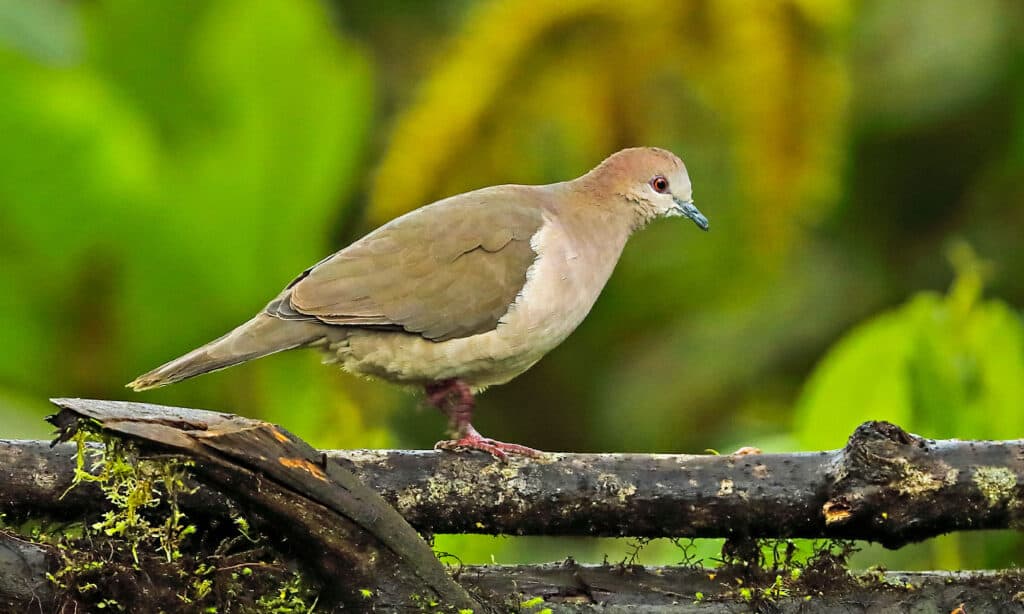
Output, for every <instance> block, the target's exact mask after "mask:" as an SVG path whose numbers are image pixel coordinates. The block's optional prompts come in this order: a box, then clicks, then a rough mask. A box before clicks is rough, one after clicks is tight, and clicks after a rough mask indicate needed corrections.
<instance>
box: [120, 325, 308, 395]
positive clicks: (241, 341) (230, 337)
mask: <svg viewBox="0 0 1024 614" xmlns="http://www.w3.org/2000/svg"><path fill="white" fill-rule="evenodd" d="M323 336H324V333H323V325H322V324H320V323H318V322H308V321H298V320H282V319H279V318H275V317H272V316H269V315H267V314H265V313H261V314H259V315H257V316H256V317H255V318H253V319H251V320H249V321H248V322H246V323H245V324H242V325H241V326H239V327H238V328H236V329H235V330H233V331H231V332H230V333H228V334H226V335H224V336H223V337H221V338H220V339H217V340H215V341H211V342H209V343H207V344H206V345H204V346H202V347H200V348H197V349H195V350H192V351H191V352H189V353H188V354H185V355H184V356H182V357H181V358H176V359H174V360H172V361H171V362H169V363H167V364H165V365H163V366H160V367H157V368H156V369H153V370H152V371H150V372H149V373H146V374H144V375H140V376H139V377H137V378H135V381H133V382H132V383H130V384H128V388H131V389H133V390H136V391H139V390H149V389H150V388H159V387H160V386H166V385H167V384H173V383H174V382H180V381H181V380H183V379H188V378H190V377H195V376H196V375H202V374H203V373H209V372H210V371H217V370H219V369H226V368H228V367H230V366H232V365H237V364H238V363H240V362H245V361H246V360H252V359H254V358H259V357H261V356H266V355H268V354H273V353H274V352H280V351H282V350H290V349H292V348H297V347H299V346H303V345H307V344H309V343H312V342H314V341H317V340H318V339H320V338H321V337H323Z"/></svg>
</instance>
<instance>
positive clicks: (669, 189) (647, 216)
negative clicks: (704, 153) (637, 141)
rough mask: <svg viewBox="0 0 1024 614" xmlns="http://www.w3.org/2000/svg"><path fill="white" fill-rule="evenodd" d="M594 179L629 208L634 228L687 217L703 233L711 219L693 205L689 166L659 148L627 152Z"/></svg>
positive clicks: (595, 172)
mask: <svg viewBox="0 0 1024 614" xmlns="http://www.w3.org/2000/svg"><path fill="white" fill-rule="evenodd" d="M591 174H592V175H594V177H593V179H595V180H596V181H598V182H599V183H600V184H601V185H602V186H603V188H604V189H605V190H608V191H610V192H611V193H612V194H614V196H615V198H616V199H617V200H619V201H621V204H624V205H625V206H626V207H628V210H627V214H628V215H630V216H632V217H633V220H632V222H633V226H634V228H639V227H642V226H645V225H647V224H648V223H649V222H650V221H652V220H654V219H657V218H660V217H680V216H682V217H687V218H689V219H690V220H692V221H693V223H694V224H696V225H697V226H698V227H700V229H701V230H707V229H708V219H707V218H706V217H704V215H703V214H702V213H701V212H700V211H698V210H697V207H696V206H694V204H693V188H692V187H691V186H690V176H689V175H688V174H687V173H686V166H685V165H684V164H683V161H682V160H680V159H679V157H678V156H676V155H675V154H674V153H672V152H670V151H667V150H664V149H658V148H656V147H635V148H632V149H623V150H622V151H619V152H616V153H614V154H612V155H611V156H609V157H608V158H607V159H606V160H605V161H604V162H602V163H601V164H600V165H599V166H598V167H597V168H595V169H594V170H593V171H591Z"/></svg>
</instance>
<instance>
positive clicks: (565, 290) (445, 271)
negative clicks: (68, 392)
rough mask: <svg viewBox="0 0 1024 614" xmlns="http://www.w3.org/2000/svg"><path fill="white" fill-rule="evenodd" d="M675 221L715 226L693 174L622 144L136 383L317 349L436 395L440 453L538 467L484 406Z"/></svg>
mask: <svg viewBox="0 0 1024 614" xmlns="http://www.w3.org/2000/svg"><path fill="white" fill-rule="evenodd" d="M666 217H684V218H688V219H689V220H691V221H692V222H694V223H695V224H696V225H697V226H698V227H699V228H701V229H702V230H705V231H706V230H707V229H708V220H707V218H706V217H705V216H704V215H703V214H702V213H701V212H700V211H699V210H698V209H697V207H696V205H694V203H693V192H692V186H691V184H690V178H689V175H688V173H687V170H686V166H685V165H684V164H683V162H682V160H680V159H679V157H678V156H676V155H675V154H673V153H672V152H670V151H668V150H665V149H660V148H655V147H634V148H629V149H623V150H621V151H618V152H616V153H614V154H612V155H610V156H608V157H607V158H606V159H605V160H603V161H602V162H601V163H600V164H598V165H597V166H596V167H594V168H593V169H592V170H590V171H589V172H587V173H585V174H584V175H582V176H580V177H578V178H576V179H573V180H570V181H563V182H559V183H552V184H548V185H498V186H492V187H486V188H482V189H478V190H474V191H471V192H466V193H464V194H459V195H456V196H451V197H448V198H444V199H442V200H439V201H436V202H434V203H431V204H428V205H425V206H422V207H420V208H418V209H415V210H413V211H410V212H409V213H406V214H404V215H402V216H400V217H397V218H395V219H393V220H391V221H390V222H388V223H386V224H384V225H382V226H380V227H379V228H377V229H376V230H374V231H372V232H370V233H369V234H367V235H365V236H363V237H362V238H360V239H358V240H356V241H355V242H353V243H351V244H349V245H348V246H347V247H345V248H343V249H341V250H340V251H338V252H336V253H334V254H332V255H331V256H328V257H327V258H325V259H323V260H321V261H320V262H319V263H317V264H315V265H313V266H311V267H309V268H308V269H306V270H305V271H303V272H302V273H301V274H299V275H298V276H297V277H296V278H295V279H293V280H292V281H291V283H289V284H288V285H287V286H286V287H285V288H284V290H282V291H281V292H280V294H278V295H277V296H276V297H274V299H273V300H271V301H270V302H269V303H268V304H267V305H266V307H264V308H263V310H261V311H260V312H259V313H257V314H256V315H255V316H254V317H253V318H252V319H250V320H248V321H246V322H245V323H243V324H241V325H240V326H238V327H237V328H235V329H234V330H232V331H231V332H229V333H227V334H226V335H224V336H222V337H220V338H218V339H216V340H214V341H211V342H210V343H207V344H206V345H203V346H202V347H199V348H197V349H195V350H192V351H191V352H189V353H187V354H185V355H184V356H181V357H180V358H177V359H174V360H172V361H170V362H168V363H166V364H164V365H162V366H160V367H157V368H156V369H154V370H152V371H150V372H148V373H145V374H144V375H141V376H139V377H138V378H136V379H135V380H134V381H132V382H131V383H129V384H128V385H127V386H128V387H129V388H131V389H133V390H136V391H142V390H149V389H151V388H157V387H160V386H165V385H167V384H172V383H175V382H179V381H181V380H184V379H187V378H191V377H194V376H197V375H200V374H203V373H208V372H211V371H217V370H219V369H224V368H227V367H230V366H233V365H237V364H239V363H242V362H245V361H249V360H253V359H256V358H260V357H263V356H267V355H269V354H273V353H275V352H280V351H284V350H292V349H296V348H318V349H320V350H321V351H323V352H324V353H325V359H324V360H325V362H331V363H339V364H340V365H341V366H342V367H343V368H344V369H345V370H347V371H349V372H352V373H356V374H359V375H362V376H368V377H370V378H371V379H372V378H376V379H381V380H385V381H387V382H391V383H394V384H400V385H403V386H406V387H416V388H420V389H422V390H423V391H424V392H425V397H426V401H427V402H428V403H429V404H430V405H433V406H434V407H436V408H437V409H439V410H440V411H441V412H442V413H443V414H445V415H446V416H447V418H448V420H449V426H450V428H451V429H452V431H453V432H454V439H451V440H442V441H439V442H438V443H437V444H436V446H435V448H437V449H441V450H451V451H467V450H481V451H483V452H487V453H489V454H491V455H492V456H494V457H495V458H497V459H499V460H506V458H507V454H518V455H524V456H528V457H535V456H538V455H539V454H541V453H540V452H539V451H537V450H535V449H533V448H529V447H526V446H522V445H518V444H513V443H504V442H501V441H497V440H494V439H490V438H487V437H484V436H482V435H481V434H480V433H479V432H478V431H477V430H476V429H475V428H474V427H473V425H472V416H473V410H474V407H475V396H474V395H475V394H477V393H479V392H481V391H483V390H484V389H486V388H487V387H489V386H495V385H500V384H504V383H506V382H508V381H510V380H511V379H513V378H515V377H516V376H518V375H520V374H521V373H523V372H524V371H526V370H527V369H529V368H530V367H532V366H533V365H534V364H536V363H537V362H538V361H539V360H540V359H541V358H542V357H543V356H544V355H545V354H547V353H548V352H549V351H551V350H552V349H554V348H555V347H556V346H558V345H559V344H560V343H562V341H564V340H565V339H566V338H567V337H568V336H569V335H570V333H572V332H573V330H575V329H576V327H577V326H578V325H579V324H580V323H581V322H582V321H583V320H584V318H585V317H586V316H587V314H588V313H589V312H590V310H591V308H592V307H593V305H594V304H595V302H596V301H597V299H598V296H599V295H600V293H601V291H602V290H603V288H604V286H605V283H606V282H607V281H608V279H609V277H610V276H611V274H612V271H613V269H614V268H615V265H616V264H617V262H618V260H619V257H620V255H621V253H622V251H623V248H624V247H625V245H626V241H627V239H629V237H630V235H632V234H633V233H634V232H635V231H637V230H639V229H641V228H643V227H644V226H646V225H647V224H648V223H650V222H651V221H653V220H655V219H658V218H666Z"/></svg>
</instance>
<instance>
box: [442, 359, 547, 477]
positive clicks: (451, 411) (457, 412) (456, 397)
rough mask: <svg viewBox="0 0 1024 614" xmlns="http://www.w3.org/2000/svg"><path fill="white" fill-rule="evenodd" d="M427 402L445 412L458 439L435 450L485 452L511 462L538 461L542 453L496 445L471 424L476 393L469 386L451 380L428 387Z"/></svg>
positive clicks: (509, 445) (496, 442) (512, 445)
mask: <svg viewBox="0 0 1024 614" xmlns="http://www.w3.org/2000/svg"><path fill="white" fill-rule="evenodd" d="M426 392H427V402H429V403H430V404H431V405H433V406H434V407H436V408H438V409H439V410H441V412H442V413H444V414H445V415H446V416H448V421H449V423H450V425H451V427H452V430H454V431H455V437H456V439H451V440H447V441H439V442H437V443H436V444H434V449H435V450H462V449H470V450H482V451H484V452H487V453H488V454H490V455H491V456H493V457H494V458H496V459H498V460H502V461H504V460H507V455H508V454H522V455H523V456H530V457H534V458H536V457H538V456H540V455H541V452H540V451H538V450H534V449H533V448H527V447H526V446H521V445H518V444H514V443H504V442H501V441H495V440H494V439H490V438H488V437H484V436H483V435H481V434H480V433H479V432H477V430H476V429H475V428H473V425H472V424H471V423H470V421H471V420H472V418H473V407H474V404H475V403H474V400H473V391H472V390H470V389H469V386H468V385H466V382H463V381H462V380H459V379H450V380H445V381H442V382H436V383H433V384H428V385H427V386H426Z"/></svg>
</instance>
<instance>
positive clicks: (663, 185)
mask: <svg viewBox="0 0 1024 614" xmlns="http://www.w3.org/2000/svg"><path fill="white" fill-rule="evenodd" d="M651 187H652V188H654V191H655V192H657V193H659V194H665V193H666V192H668V179H665V178H664V177H663V176H661V175H655V176H654V177H653V178H651Z"/></svg>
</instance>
